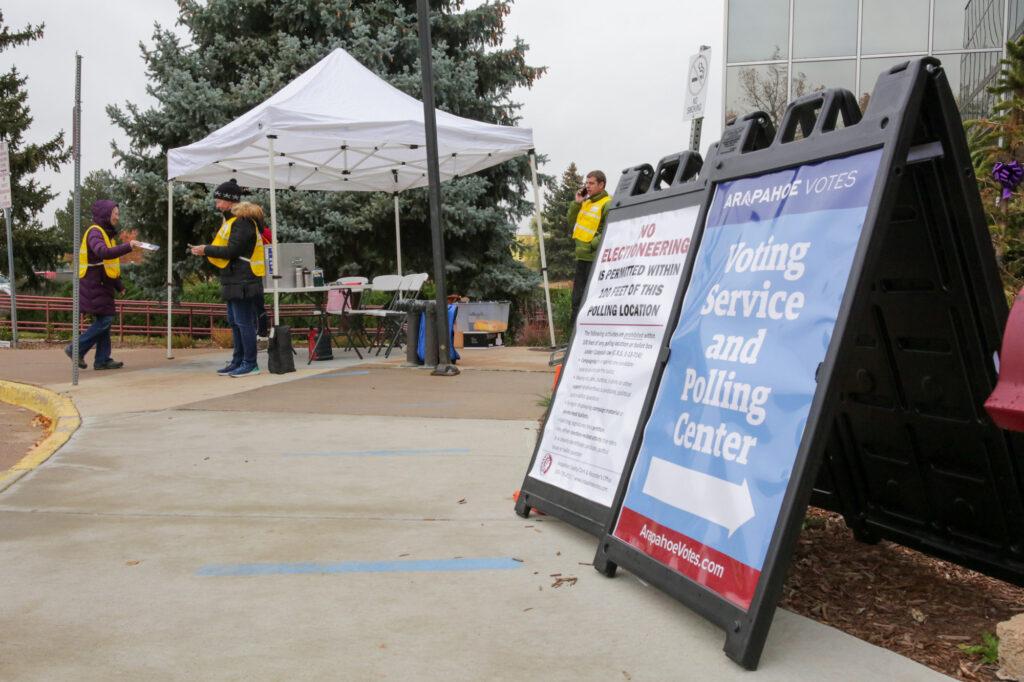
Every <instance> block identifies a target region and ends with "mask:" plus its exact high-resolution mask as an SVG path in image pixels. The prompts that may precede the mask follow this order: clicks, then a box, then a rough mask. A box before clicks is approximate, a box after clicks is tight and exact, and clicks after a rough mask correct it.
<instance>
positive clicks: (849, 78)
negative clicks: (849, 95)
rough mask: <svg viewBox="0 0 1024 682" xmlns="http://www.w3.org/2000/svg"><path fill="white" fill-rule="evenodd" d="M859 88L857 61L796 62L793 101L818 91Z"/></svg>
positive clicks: (794, 66)
mask: <svg viewBox="0 0 1024 682" xmlns="http://www.w3.org/2000/svg"><path fill="white" fill-rule="evenodd" d="M856 87H857V60H856V59H839V60H830V61H824V62H794V64H793V99H796V98H797V97H800V96H801V95H806V94H807V93H809V92H815V91H816V90H825V89H827V88H845V89H847V90H849V91H850V92H853V90H854V89H855V88H856Z"/></svg>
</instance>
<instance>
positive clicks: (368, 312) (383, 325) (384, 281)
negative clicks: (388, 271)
mask: <svg viewBox="0 0 1024 682" xmlns="http://www.w3.org/2000/svg"><path fill="white" fill-rule="evenodd" d="M402 280H403V277H402V276H401V275H377V276H376V277H374V278H373V281H372V282H371V283H370V289H372V290H373V291H383V292H387V293H390V294H392V296H391V299H390V300H389V301H388V302H387V304H386V305H384V306H383V307H368V306H360V307H358V308H352V309H349V310H347V311H346V312H345V313H344V314H345V315H350V316H354V317H355V318H356V319H358V320H359V324H362V321H363V319H365V318H372V319H374V320H376V321H377V328H376V332H375V333H374V336H373V339H372V340H370V342H369V343H368V344H367V347H366V350H367V352H369V351H371V350H373V348H374V346H377V345H378V343H380V344H381V345H383V340H384V339H385V338H386V333H387V330H388V325H387V318H388V312H390V311H392V310H394V306H395V304H396V303H397V301H398V299H399V290H400V288H401V285H402Z"/></svg>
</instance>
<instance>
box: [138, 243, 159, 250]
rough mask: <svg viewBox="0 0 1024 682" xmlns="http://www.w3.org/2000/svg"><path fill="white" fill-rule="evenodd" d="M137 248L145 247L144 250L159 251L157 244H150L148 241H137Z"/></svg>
mask: <svg viewBox="0 0 1024 682" xmlns="http://www.w3.org/2000/svg"><path fill="white" fill-rule="evenodd" d="M139 248H140V249H145V250H146V251H159V250H160V245H159V244H150V243H149V242H139Z"/></svg>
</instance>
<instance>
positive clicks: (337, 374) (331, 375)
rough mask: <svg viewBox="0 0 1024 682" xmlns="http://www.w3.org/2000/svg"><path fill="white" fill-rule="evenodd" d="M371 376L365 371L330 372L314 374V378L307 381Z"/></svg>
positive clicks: (311, 377) (310, 377)
mask: <svg viewBox="0 0 1024 682" xmlns="http://www.w3.org/2000/svg"><path fill="white" fill-rule="evenodd" d="M367 374H369V372H368V371H367V370H365V369H362V370H355V371H352V372H328V373H327V374H314V375H313V376H309V377H306V378H307V379H333V378H334V377H361V376H365V375H367Z"/></svg>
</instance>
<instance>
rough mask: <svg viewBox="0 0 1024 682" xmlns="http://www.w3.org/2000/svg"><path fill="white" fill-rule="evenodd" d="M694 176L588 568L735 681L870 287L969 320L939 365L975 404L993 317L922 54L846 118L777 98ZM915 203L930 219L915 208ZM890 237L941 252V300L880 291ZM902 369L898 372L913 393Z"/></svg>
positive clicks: (773, 594)
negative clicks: (709, 625) (695, 195)
mask: <svg viewBox="0 0 1024 682" xmlns="http://www.w3.org/2000/svg"><path fill="white" fill-rule="evenodd" d="M758 130H759V131H760V133H757V132H756V131H758ZM704 178H705V179H706V180H708V181H709V182H710V183H711V186H710V187H709V192H708V197H707V201H705V203H704V206H703V208H702V210H701V213H700V216H699V218H698V224H697V229H696V231H695V233H694V246H693V248H691V250H690V256H689V259H688V260H689V261H690V263H689V264H688V267H687V268H686V272H687V276H688V277H689V280H688V281H687V282H686V283H685V285H684V287H683V288H684V289H685V291H686V294H685V296H684V297H683V300H682V301H681V303H680V306H681V307H680V309H679V310H677V311H676V314H675V316H674V317H675V318H676V319H677V324H676V326H675V328H674V332H673V331H672V330H670V332H669V334H668V335H667V336H666V342H665V346H664V348H663V353H662V362H661V363H660V365H659V369H658V370H656V372H655V379H654V382H653V384H654V386H655V388H654V390H652V391H651V398H650V400H648V402H647V404H646V405H645V407H644V411H643V413H642V415H641V418H640V426H639V429H638V433H637V435H636V438H635V439H634V447H633V449H632V450H631V452H630V455H629V458H628V460H627V462H626V465H625V469H624V472H623V475H622V479H621V482H620V485H619V488H618V490H617V492H616V495H615V500H614V503H613V505H612V515H611V517H610V519H609V523H608V525H607V527H606V528H605V532H604V535H603V537H602V539H601V541H600V543H599V546H598V551H597V555H596V557H595V561H594V566H595V568H596V569H597V570H598V571H600V572H602V573H604V574H605V575H608V576H611V575H614V573H615V570H616V568H617V567H622V568H624V569H626V570H629V571H631V572H633V573H635V574H636V575H638V576H640V577H641V578H643V579H644V580H646V581H648V582H650V583H651V584H653V585H655V586H657V587H659V588H660V589H662V590H664V591H665V592H667V593H668V594H670V595H671V596H673V597H675V598H676V599H678V600H680V601H682V602H683V603H684V604H686V605H687V606H689V607H690V608H692V609H693V610H695V611H696V612H698V613H700V614H701V615H703V616H704V617H705V618H707V619H709V620H710V621H712V622H714V623H715V624H717V625H718V626H719V627H721V628H723V629H724V630H725V632H726V642H725V647H724V649H725V653H726V654H727V655H728V656H729V657H730V658H731V659H733V660H734V661H736V662H738V663H739V664H740V665H742V666H744V667H746V668H749V669H754V668H756V667H757V665H758V662H759V660H760V657H761V652H762V650H763V647H764V644H765V640H766V638H767V635H768V631H769V628H770V626H771V622H772V618H773V616H774V611H775V608H776V604H777V602H778V600H779V597H780V594H781V590H782V585H783V581H784V579H785V576H786V572H787V569H788V567H789V563H790V558H791V555H792V551H793V547H794V543H795V541H796V538H797V535H798V534H799V532H800V528H801V522H802V520H803V518H804V512H805V509H806V507H807V504H808V501H809V498H810V496H811V491H812V487H813V485H814V483H815V477H816V475H817V474H818V471H819V468H820V465H821V463H822V460H823V458H824V456H825V453H826V451H827V448H828V445H829V444H828V441H829V438H830V434H831V433H832V426H833V424H834V422H835V420H836V418H837V417H838V415H839V413H840V412H841V410H842V407H841V406H842V404H843V401H844V399H845V398H846V397H847V396H846V394H845V393H844V392H849V391H850V390H851V389H850V386H851V385H853V386H857V385H864V384H865V383H866V381H867V379H865V378H864V377H863V376H861V378H860V383H859V384H858V381H857V377H856V375H857V372H858V367H859V365H858V364H857V363H858V362H860V360H858V353H859V352H861V351H859V350H858V347H859V346H863V345H864V344H865V343H867V342H868V340H869V337H870V336H871V333H872V330H868V329H861V328H858V327H857V326H856V324H855V321H856V320H862V319H865V316H867V317H868V318H871V317H872V315H875V313H872V307H873V306H874V305H876V303H875V297H874V291H875V290H876V289H877V288H878V287H879V286H893V287H903V288H904V289H906V292H905V293H906V294H907V295H908V296H911V297H912V296H913V295H915V292H916V293H918V294H920V295H922V296H927V295H930V294H931V295H941V296H945V297H947V298H948V299H949V300H953V299H956V301H957V305H961V303H962V304H963V305H961V308H963V309H964V310H968V311H969V312H970V314H969V315H966V316H962V317H961V319H959V320H958V321H957V337H956V344H955V347H954V348H952V349H951V352H953V353H954V354H956V355H957V357H958V359H959V365H960V366H963V367H966V368H968V370H969V371H972V372H976V373H978V378H977V379H976V380H974V381H973V383H974V384H977V385H978V386H979V390H978V391H977V393H979V394H980V393H982V392H983V391H984V387H985V386H986V385H987V386H989V387H991V385H992V384H993V383H994V374H995V370H994V368H993V367H992V366H991V365H992V357H993V353H994V352H995V351H996V350H998V344H999V336H1000V333H1001V330H1002V326H1003V324H1004V323H1005V317H1006V305H1005V300H1004V299H1003V296H1002V289H1001V285H1000V283H999V278H998V276H997V272H996V268H995V260H994V254H993V251H992V247H991V243H990V240H989V236H988V231H987V227H986V224H985V220H984V216H983V213H982V210H981V203H980V199H979V196H978V190H977V186H976V184H975V179H974V171H973V168H972V165H971V161H970V157H969V154H968V149H967V144H966V140H965V137H964V132H963V129H962V127H961V121H960V116H959V113H958V111H957V108H956V105H955V102H954V99H953V95H952V92H951V90H950V87H949V83H948V81H947V79H946V75H945V73H944V71H943V69H942V67H941V64H940V62H939V61H938V60H936V59H933V58H923V59H917V60H911V61H909V62H905V63H902V64H899V65H896V66H894V67H893V68H891V69H890V70H888V71H886V72H885V73H883V74H882V75H881V76H880V77H879V79H878V82H877V84H876V87H875V90H874V92H873V94H872V96H871V100H870V104H869V106H868V108H867V111H866V112H865V113H864V115H863V118H862V117H861V114H860V110H859V108H858V106H857V103H856V100H855V98H854V97H853V95H852V94H851V93H849V92H847V91H844V90H829V91H823V92H819V93H814V94H811V95H808V96H805V97H802V98H800V99H798V100H796V101H794V102H793V103H791V104H790V105H789V107H788V109H787V111H786V114H785V116H784V119H783V121H782V124H781V125H780V127H779V130H778V133H777V134H775V135H774V136H773V134H772V131H771V126H770V124H769V123H768V122H767V120H766V118H765V117H764V116H763V115H751V116H748V117H745V118H743V119H741V120H740V121H738V122H736V123H735V124H733V125H731V126H729V127H727V128H726V130H725V133H724V134H723V136H722V140H721V141H720V142H719V143H718V144H717V145H716V146H714V147H713V148H712V150H711V152H710V153H709V158H708V159H707V161H706V163H705V168H704ZM922 206H924V207H933V208H935V210H927V211H920V210H919V211H917V212H916V213H915V212H914V211H915V207H922ZM939 208H941V210H939ZM912 214H913V215H912ZM912 223H913V225H916V227H914V228H913V229H911V227H912ZM914 240H917V241H916V243H912V242H914ZM894 243H895V244H899V245H900V247H901V248H904V249H917V250H920V251H921V252H922V253H936V254H939V255H940V256H941V258H940V259H939V260H941V263H940V265H938V266H936V267H941V268H946V269H947V272H945V273H944V276H943V278H942V280H941V281H942V286H941V287H940V289H941V291H922V290H921V285H920V277H918V276H917V275H916V274H915V273H914V272H913V271H908V272H907V273H905V276H904V277H902V280H901V281H893V282H889V283H888V284H887V283H886V281H885V280H887V279H894V278H893V276H892V275H891V274H890V272H891V268H890V269H887V270H886V272H885V273H883V272H882V271H881V270H880V268H881V267H882V265H883V263H887V262H889V261H891V259H886V258H885V257H884V254H883V250H884V249H886V248H892V245H893V244H894ZM890 264H891V263H890ZM887 267H888V266H887ZM895 279H900V278H899V277H896V278H895ZM915 283H916V284H915ZM925 288H927V287H925ZM922 300H924V299H923V298H922ZM875 317H877V315H875ZM936 320H937V321H936V324H939V323H942V320H941V316H938V318H936ZM947 322H948V320H947ZM928 337H929V334H928V330H926V329H921V330H920V333H919V334H918V335H917V337H916V338H928ZM889 341H891V342H892V344H891V345H893V346H894V347H898V346H899V343H901V342H902V341H901V340H900V339H886V342H887V343H888V342H889ZM919 350H922V351H924V352H927V351H928V350H929V348H921V349H919ZM947 350H950V349H948V348H947ZM954 364H955V363H954ZM918 367H919V369H918V370H917V374H916V375H907V376H905V377H904V378H909V379H910V380H917V381H918V382H921V381H925V379H926V377H925V374H926V373H927V371H926V370H925V369H924V368H925V367H926V364H921V365H919V366H918ZM929 371H930V370H929ZM908 372H913V370H912V369H908ZM851 374H853V375H855V376H853V378H852V379H851V376H849V375H851ZM927 383H928V382H927V381H925V384H927ZM931 383H932V385H935V384H936V383H938V384H940V385H941V384H942V382H936V381H935V380H934V379H933V380H932V382H931ZM982 400H983V397H982ZM980 409H981V408H980V401H979V404H978V406H977V410H978V411H980ZM910 411H913V407H911V408H910ZM988 435H990V436H993V438H994V439H995V440H998V439H999V438H1000V437H1001V436H1000V435H999V434H998V433H995V434H992V433H991V432H990V433H989V434H988ZM1004 440H1005V439H1004ZM1007 442H1008V441H1007ZM893 466H895V465H893ZM836 471H838V470H836ZM836 471H834V472H833V475H834V476H841V475H842V473H841V472H840V473H836ZM835 484H836V486H837V488H839V489H841V490H845V489H847V488H849V483H848V482H847V481H843V482H841V483H840V482H835ZM904 494H907V495H910V494H915V492H914V491H912V490H910V489H909V488H908V489H907V490H906V491H905V492H904Z"/></svg>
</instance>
